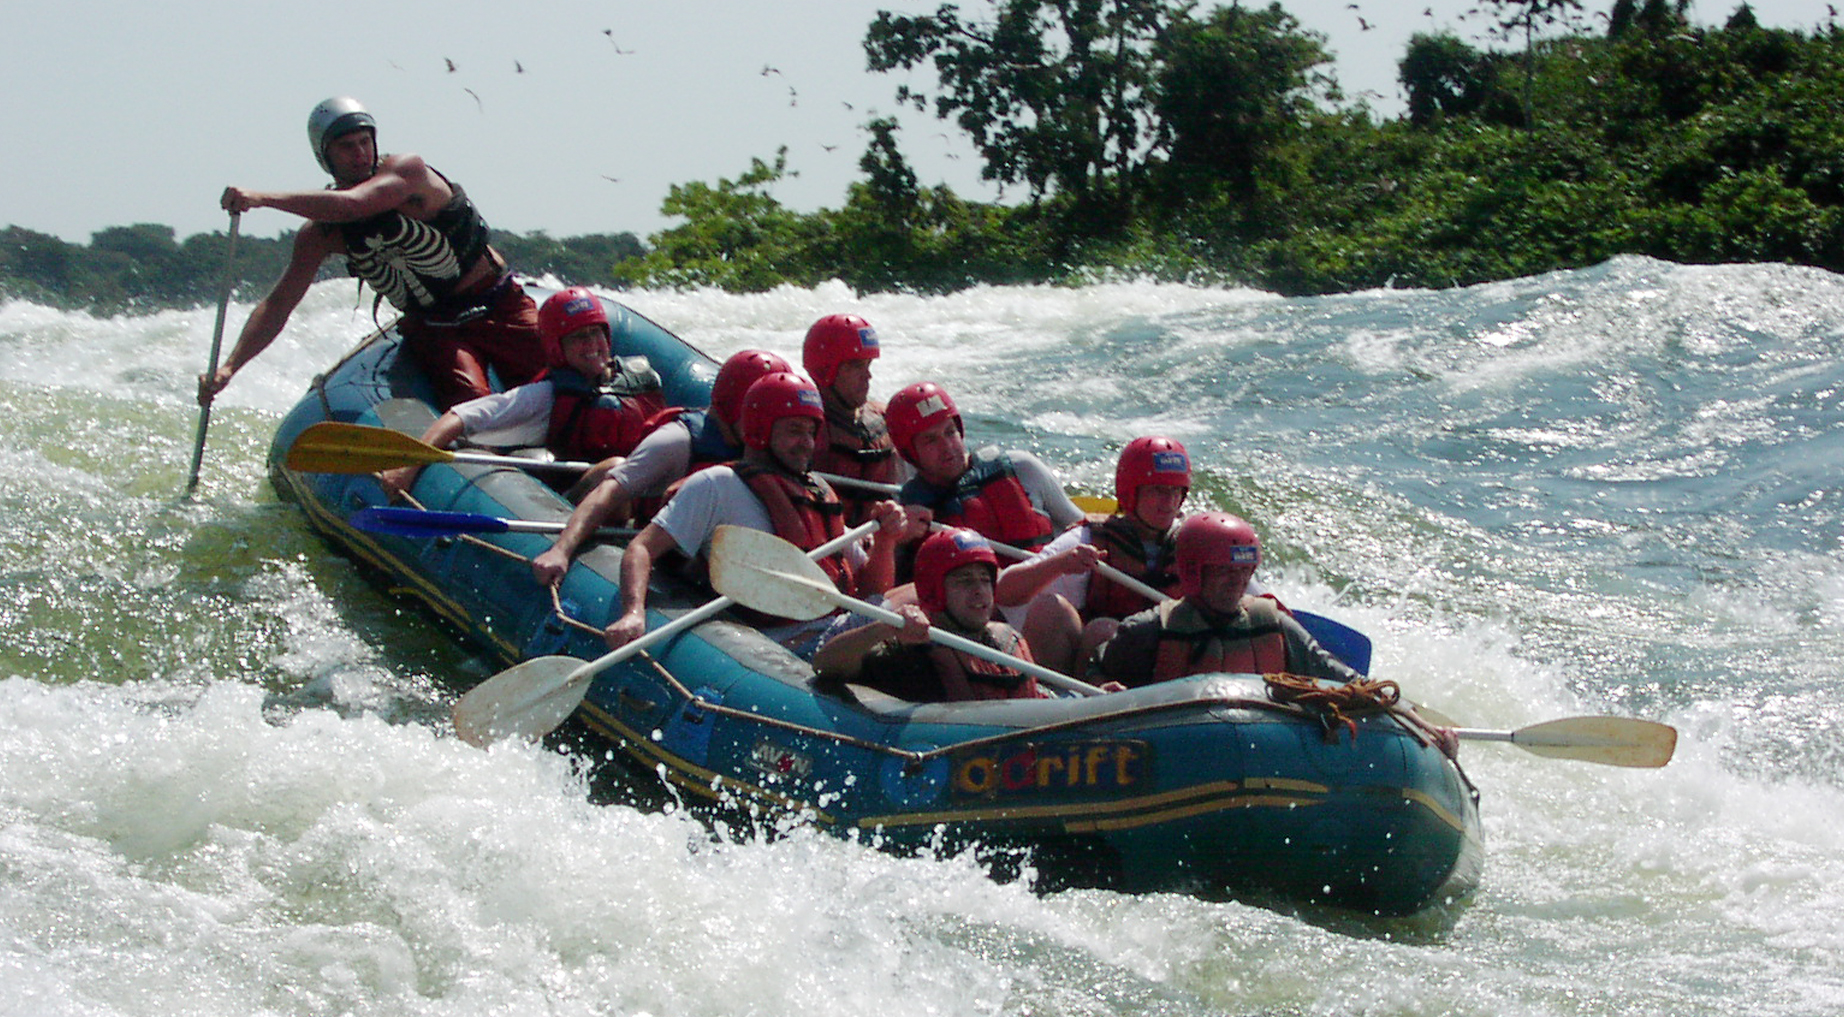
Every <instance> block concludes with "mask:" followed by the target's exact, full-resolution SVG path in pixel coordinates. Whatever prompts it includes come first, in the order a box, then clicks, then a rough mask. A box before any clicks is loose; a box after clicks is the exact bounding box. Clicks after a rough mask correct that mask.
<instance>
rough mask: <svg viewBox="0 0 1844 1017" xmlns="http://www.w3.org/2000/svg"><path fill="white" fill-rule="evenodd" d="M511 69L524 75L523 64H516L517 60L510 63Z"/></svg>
mask: <svg viewBox="0 0 1844 1017" xmlns="http://www.w3.org/2000/svg"><path fill="white" fill-rule="evenodd" d="M512 69H513V70H514V71H517V72H518V73H520V74H524V73H525V65H524V64H522V63H519V62H518V61H517V60H514V61H513V62H512Z"/></svg>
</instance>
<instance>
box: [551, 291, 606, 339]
mask: <svg viewBox="0 0 1844 1017" xmlns="http://www.w3.org/2000/svg"><path fill="white" fill-rule="evenodd" d="M590 325H600V326H602V335H603V336H605V337H606V336H607V335H608V334H609V328H608V311H607V310H606V309H604V308H603V307H602V302H601V301H600V300H598V299H596V295H595V294H593V293H591V292H589V290H588V289H586V288H584V287H582V286H572V287H570V288H569V289H567V290H558V291H557V292H555V293H553V294H551V298H550V299H549V300H546V301H545V302H544V304H543V306H541V307H539V308H538V334H539V335H541V336H543V337H544V341H545V342H546V343H550V344H556V343H558V342H561V341H562V340H563V337H564V336H567V335H569V334H570V333H572V332H574V331H576V330H577V329H579V328H587V327H589V326H590Z"/></svg>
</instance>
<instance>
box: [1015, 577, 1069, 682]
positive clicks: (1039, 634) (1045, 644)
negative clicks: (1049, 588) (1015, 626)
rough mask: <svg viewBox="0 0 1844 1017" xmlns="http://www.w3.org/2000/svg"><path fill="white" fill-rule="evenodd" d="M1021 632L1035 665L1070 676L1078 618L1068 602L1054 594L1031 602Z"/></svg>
mask: <svg viewBox="0 0 1844 1017" xmlns="http://www.w3.org/2000/svg"><path fill="white" fill-rule="evenodd" d="M1022 631H1023V634H1024V638H1025V642H1027V643H1030V644H1031V656H1032V657H1034V658H1036V659H1037V662H1038V663H1040V664H1042V665H1044V666H1045V667H1047V668H1050V669H1051V670H1053V671H1061V672H1063V673H1064V674H1070V673H1072V672H1071V671H1070V670H1069V669H1070V668H1071V667H1072V666H1074V664H1075V663H1076V653H1077V649H1078V645H1077V643H1078V640H1079V639H1080V638H1081V636H1082V616H1081V615H1080V614H1078V613H1076V609H1075V608H1074V607H1073V606H1071V604H1070V603H1069V601H1067V600H1064V599H1063V598H1062V597H1061V596H1059V595H1057V594H1054V593H1053V594H1051V595H1050V596H1048V597H1039V598H1037V599H1036V600H1033V601H1032V602H1031V610H1030V611H1029V612H1027V613H1026V614H1025V617H1024V628H1023V630H1022Z"/></svg>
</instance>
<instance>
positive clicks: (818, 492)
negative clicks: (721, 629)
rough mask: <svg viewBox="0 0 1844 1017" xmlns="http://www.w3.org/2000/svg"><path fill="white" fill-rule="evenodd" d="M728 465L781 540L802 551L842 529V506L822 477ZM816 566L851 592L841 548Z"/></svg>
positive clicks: (851, 574)
mask: <svg viewBox="0 0 1844 1017" xmlns="http://www.w3.org/2000/svg"><path fill="white" fill-rule="evenodd" d="M730 468H731V469H732V470H735V471H736V476H737V478H738V479H739V480H741V481H742V482H743V483H744V484H747V485H748V486H749V490H750V491H752V492H754V494H755V496H756V497H757V498H758V499H760V500H761V502H762V507H763V508H764V509H766V510H768V520H769V522H770V523H772V524H773V525H774V527H775V536H777V537H780V538H781V539H782V540H785V541H787V542H788V543H790V544H793V545H794V546H795V547H798V548H800V549H801V550H802V551H811V550H813V549H814V548H816V547H818V546H820V545H821V544H824V543H826V542H827V541H829V540H833V539H835V538H837V537H839V536H841V535H843V534H844V533H845V506H844V505H843V504H841V503H840V501H839V496H838V495H836V494H834V493H833V491H832V488H831V487H830V486H828V485H827V484H826V482H825V481H823V480H820V479H819V478H817V477H814V476H812V475H807V476H805V477H802V478H798V479H797V478H795V477H792V476H790V475H789V474H788V473H787V472H786V471H784V470H776V469H770V468H769V467H766V466H759V465H756V464H754V463H749V462H742V461H738V462H733V463H731V464H730ZM819 566H820V568H822V569H824V570H825V571H826V576H827V578H829V579H831V580H832V583H833V585H834V586H837V587H838V588H839V590H840V591H841V592H844V593H851V592H853V586H854V581H855V580H856V578H857V570H856V569H854V568H853V567H852V564H851V562H849V561H847V560H846V558H845V553H844V552H843V551H838V552H834V553H832V554H830V555H827V556H826V557H824V558H821V559H820V561H819ZM789 620H790V619H785V618H782V619H775V622H776V623H783V622H787V621H789Z"/></svg>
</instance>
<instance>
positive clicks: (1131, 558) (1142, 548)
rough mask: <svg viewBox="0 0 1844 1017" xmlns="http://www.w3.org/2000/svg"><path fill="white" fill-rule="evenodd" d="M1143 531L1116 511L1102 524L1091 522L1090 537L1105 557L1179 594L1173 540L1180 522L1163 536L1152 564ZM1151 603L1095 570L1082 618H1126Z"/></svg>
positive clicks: (1144, 580) (1142, 579)
mask: <svg viewBox="0 0 1844 1017" xmlns="http://www.w3.org/2000/svg"><path fill="white" fill-rule="evenodd" d="M1077 525H1081V524H1080V523H1078V524H1077ZM1140 532H1141V531H1140V529H1139V527H1137V526H1135V525H1134V524H1133V523H1132V522H1131V521H1129V520H1128V519H1127V518H1126V517H1125V516H1119V515H1115V516H1109V517H1108V518H1107V520H1106V521H1105V522H1102V523H1100V524H1099V525H1096V526H1091V527H1090V528H1089V537H1090V539H1091V540H1093V542H1094V544H1095V547H1096V548H1097V549H1098V550H1100V551H1101V560H1102V561H1104V562H1106V563H1108V564H1109V565H1112V566H1114V567H1115V568H1117V569H1120V570H1121V571H1122V572H1125V573H1127V574H1128V575H1130V576H1132V577H1133V578H1135V579H1138V580H1139V581H1140V582H1142V583H1145V584H1146V585H1148V586H1150V587H1152V588H1153V589H1156V590H1162V591H1164V592H1165V593H1166V594H1168V595H1170V596H1174V597H1175V596H1177V595H1178V575H1177V573H1176V572H1174V571H1173V565H1174V563H1175V561H1176V560H1177V547H1176V545H1175V544H1174V543H1173V541H1174V539H1175V538H1176V535H1177V533H1178V524H1177V523H1173V524H1172V526H1171V528H1170V529H1168V530H1166V531H1165V533H1164V535H1162V536H1161V537H1160V538H1159V546H1158V549H1157V550H1156V551H1155V552H1154V554H1153V561H1152V563H1151V564H1148V562H1147V560H1146V558H1145V557H1144V555H1145V553H1146V545H1145V544H1143V543H1142V542H1141V540H1140ZM1151 606H1152V604H1151V603H1149V602H1148V601H1147V599H1146V598H1145V597H1144V596H1142V595H1141V594H1138V593H1135V592H1134V591H1132V590H1130V589H1128V588H1127V587H1125V586H1122V585H1121V584H1119V583H1117V582H1115V581H1114V580H1112V579H1109V578H1108V577H1106V576H1104V575H1102V574H1101V573H1099V572H1091V573H1089V577H1088V599H1087V600H1085V601H1083V603H1082V620H1083V621H1085V622H1088V621H1094V620H1095V619H1096V618H1117V619H1118V618H1125V617H1127V616H1128V615H1130V614H1139V613H1140V612H1141V611H1144V610H1146V609H1147V608H1149V607H1151Z"/></svg>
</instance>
